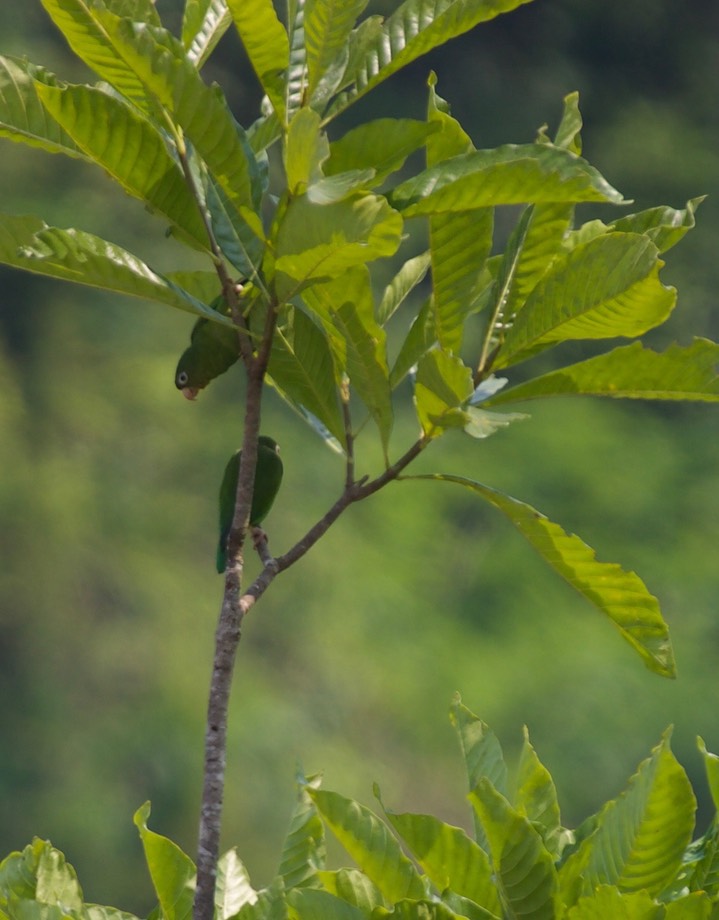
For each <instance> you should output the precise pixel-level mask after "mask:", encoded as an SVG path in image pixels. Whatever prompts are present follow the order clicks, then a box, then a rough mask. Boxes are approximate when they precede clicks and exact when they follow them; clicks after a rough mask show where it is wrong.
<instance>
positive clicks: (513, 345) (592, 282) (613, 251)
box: [494, 233, 676, 369]
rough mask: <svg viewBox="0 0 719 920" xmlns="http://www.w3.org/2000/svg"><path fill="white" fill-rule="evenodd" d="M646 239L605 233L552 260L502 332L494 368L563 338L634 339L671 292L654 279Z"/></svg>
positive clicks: (665, 306)
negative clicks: (502, 341) (504, 331)
mask: <svg viewBox="0 0 719 920" xmlns="http://www.w3.org/2000/svg"><path fill="white" fill-rule="evenodd" d="M663 264H664V263H663V262H661V260H659V259H658V258H657V249H656V247H655V246H654V244H653V243H652V242H651V240H649V239H647V238H646V237H644V236H639V235H638V234H634V233H608V234H605V235H603V236H600V237H597V238H596V239H593V240H591V241H590V242H588V243H584V244H582V245H580V246H577V247H576V248H575V249H573V250H572V251H571V252H569V253H567V254H566V255H565V256H563V257H562V258H560V259H557V260H556V261H555V262H554V263H553V265H552V267H551V268H550V270H549V272H548V273H547V274H546V275H544V276H543V277H542V279H541V280H540V281H539V283H538V284H537V286H536V287H535V288H534V290H533V291H532V293H531V295H530V297H529V299H528V300H527V302H526V303H525V305H524V307H523V308H522V310H521V311H520V313H519V314H518V315H517V317H516V319H515V320H514V323H513V325H512V326H511V327H510V329H509V330H508V331H507V334H506V337H505V340H504V344H503V346H502V348H501V350H500V352H499V355H498V356H497V359H496V361H495V363H494V366H495V368H497V369H498V368H501V367H507V366H509V365H510V364H516V363H517V362H519V361H523V360H525V359H526V358H529V357H531V356H532V355H535V354H537V353H538V352H540V351H542V350H544V349H545V348H550V347H551V346H553V345H557V344H558V343H560V342H564V341H567V340H569V339H603V338H613V337H615V336H625V337H630V338H631V337H634V336H638V335H642V334H643V333H644V332H646V331H647V330H648V329H652V328H653V327H654V326H657V325H659V324H660V323H662V322H663V321H664V320H665V319H666V318H667V317H668V316H669V314H670V313H671V311H672V309H673V307H674V305H675V303H676V291H675V289H674V288H669V287H666V286H665V285H663V284H662V283H661V281H660V280H659V270H660V268H661V267H662V265H663Z"/></svg>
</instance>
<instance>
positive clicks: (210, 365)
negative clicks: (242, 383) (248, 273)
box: [175, 295, 239, 399]
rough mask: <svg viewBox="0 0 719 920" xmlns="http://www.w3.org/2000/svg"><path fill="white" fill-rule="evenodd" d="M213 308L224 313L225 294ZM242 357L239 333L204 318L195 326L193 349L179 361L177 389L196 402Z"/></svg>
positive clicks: (212, 304) (193, 329)
mask: <svg viewBox="0 0 719 920" xmlns="http://www.w3.org/2000/svg"><path fill="white" fill-rule="evenodd" d="M210 306H211V307H212V308H213V309H214V310H220V311H223V310H224V309H225V301H224V298H223V297H222V295H220V296H219V297H217V298H216V299H215V300H214V301H213V302H212V303H211V304H210ZM238 358H239V348H238V343H237V331H236V330H235V329H233V328H231V327H229V326H221V325H220V324H219V323H213V322H212V321H211V320H209V319H204V318H202V317H201V318H200V319H198V320H197V322H196V323H195V325H194V326H193V327H192V332H191V333H190V345H189V347H188V348H186V349H185V351H184V352H183V353H182V355H181V356H180V360H179V361H178V362H177V369H176V370H175V386H176V387H177V389H178V390H180V391H181V392H182V395H183V396H184V397H185V398H186V399H195V398H196V397H197V394H198V393H199V392H200V390H202V389H204V388H205V387H206V386H207V384H208V383H209V382H210V381H211V380H214V379H215V377H219V376H220V374H224V373H225V371H226V370H229V368H231V367H232V365H233V364H234V363H235V361H237V359H238Z"/></svg>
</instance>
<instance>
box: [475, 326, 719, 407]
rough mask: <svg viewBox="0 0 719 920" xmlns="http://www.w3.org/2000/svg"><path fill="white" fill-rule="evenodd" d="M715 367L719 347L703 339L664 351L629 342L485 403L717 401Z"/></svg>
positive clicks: (718, 385) (718, 361)
mask: <svg viewBox="0 0 719 920" xmlns="http://www.w3.org/2000/svg"><path fill="white" fill-rule="evenodd" d="M718 366H719V345H717V344H715V343H714V342H710V341H709V340H708V339H699V338H697V339H695V340H694V342H693V343H692V344H691V345H689V346H686V347H684V346H681V345H670V346H669V347H668V348H667V349H666V351H663V352H655V351H652V350H651V349H649V348H645V347H644V346H643V345H642V344H641V342H632V344H631V345H623V346H621V347H619V348H615V349H613V350H612V351H610V352H607V353H606V354H603V355H597V356H596V357H594V358H588V359H587V360H586V361H580V362H579V363H578V364H570V365H569V366H568V367H563V368H560V369H559V370H556V371H550V372H549V373H547V374H542V375H541V376H539V377H535V378H534V379H532V380H528V381H526V383H520V384H518V385H517V386H515V387H512V388H511V389H509V390H505V391H503V392H502V393H499V394H497V395H496V396H493V397H492V398H491V400H490V404H491V405H493V406H498V405H502V404H505V403H509V402H518V401H521V400H525V399H540V398H542V397H546V396H574V395H583V396H608V397H613V398H617V399H664V400H696V401H700V402H716V401H718V400H719V376H718V375H717V367H718Z"/></svg>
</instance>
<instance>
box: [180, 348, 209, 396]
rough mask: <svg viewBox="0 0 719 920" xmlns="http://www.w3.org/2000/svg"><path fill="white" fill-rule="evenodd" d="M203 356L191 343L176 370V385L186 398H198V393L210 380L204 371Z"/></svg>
mask: <svg viewBox="0 0 719 920" xmlns="http://www.w3.org/2000/svg"><path fill="white" fill-rule="evenodd" d="M201 359H202V356H201V355H200V354H199V353H198V351H197V349H196V348H193V347H192V345H190V347H189V348H186V349H185V350H184V352H183V353H182V355H181V356H180V360H179V361H178V362H177V369H176V370H175V386H176V387H177V389H178V390H179V391H180V392H181V393H182V395H183V396H184V397H185V399H197V394H198V393H199V392H200V390H202V389H204V388H205V387H206V386H207V384H208V383H209V382H210V379H211V378H209V377H206V375H205V374H203V372H202V360H201Z"/></svg>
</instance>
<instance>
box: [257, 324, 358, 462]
mask: <svg viewBox="0 0 719 920" xmlns="http://www.w3.org/2000/svg"><path fill="white" fill-rule="evenodd" d="M275 336H276V337H275V340H274V341H273V346H272V352H271V354H270V364H269V368H268V371H269V374H270V376H271V377H272V379H273V381H274V382H275V383H277V384H278V385H279V386H280V388H281V389H282V390H283V391H284V392H285V393H287V395H288V396H289V397H290V398H291V399H292V400H293V401H294V402H296V403H298V404H299V405H301V406H304V407H305V408H306V409H308V410H309V411H310V412H311V413H312V414H313V415H314V416H316V417H317V418H318V419H319V420H320V421H321V422H322V423H323V424H324V425H325V426H326V427H327V429H328V430H329V431H330V432H331V434H332V435H333V436H334V437H335V438H337V440H338V441H339V442H340V444H344V441H345V431H344V423H343V421H342V413H341V410H340V404H339V399H338V393H337V386H336V382H335V368H334V363H333V360H332V355H331V353H330V350H329V346H328V343H327V339H326V338H325V336H324V335H323V333H322V331H321V330H320V329H318V328H317V326H316V325H315V324H314V323H313V322H312V320H311V319H309V317H307V316H305V314H304V313H303V312H302V311H301V310H299V309H296V310H295V311H294V313H293V320H292V326H291V328H290V329H287V330H286V331H285V332H283V331H282V330H281V329H278V330H277V332H276V334H275Z"/></svg>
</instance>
